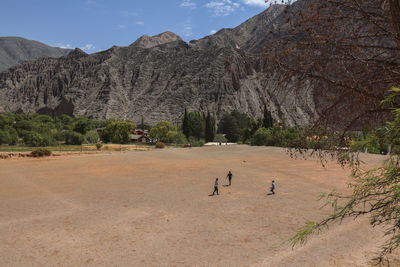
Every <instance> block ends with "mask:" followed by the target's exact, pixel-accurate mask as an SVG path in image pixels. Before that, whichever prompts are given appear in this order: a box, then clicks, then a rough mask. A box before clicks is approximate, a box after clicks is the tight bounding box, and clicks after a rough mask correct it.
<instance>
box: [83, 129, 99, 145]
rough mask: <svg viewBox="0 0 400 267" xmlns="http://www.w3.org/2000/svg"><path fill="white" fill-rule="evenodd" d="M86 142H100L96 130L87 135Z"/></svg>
mask: <svg viewBox="0 0 400 267" xmlns="http://www.w3.org/2000/svg"><path fill="white" fill-rule="evenodd" d="M85 140H86V142H87V143H88V144H96V143H97V142H98V141H99V134H98V133H97V131H96V130H92V131H89V132H87V133H86V135H85Z"/></svg>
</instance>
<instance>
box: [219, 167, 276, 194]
mask: <svg viewBox="0 0 400 267" xmlns="http://www.w3.org/2000/svg"><path fill="white" fill-rule="evenodd" d="M232 176H233V174H232V172H231V171H229V172H228V174H227V175H226V177H227V178H228V181H229V184H228V185H226V186H231V185H232ZM218 184H219V181H218V178H215V183H214V191H213V193H212V196H213V195H215V193H217V195H219V194H218ZM270 191H271V193H270V194H271V195H275V181H274V180H272V183H271V188H270Z"/></svg>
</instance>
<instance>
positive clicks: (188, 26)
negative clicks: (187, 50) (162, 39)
mask: <svg viewBox="0 0 400 267" xmlns="http://www.w3.org/2000/svg"><path fill="white" fill-rule="evenodd" d="M182 35H183V36H184V37H190V36H192V35H193V24H192V21H191V20H190V19H189V20H186V21H185V23H184V24H183V29H182Z"/></svg>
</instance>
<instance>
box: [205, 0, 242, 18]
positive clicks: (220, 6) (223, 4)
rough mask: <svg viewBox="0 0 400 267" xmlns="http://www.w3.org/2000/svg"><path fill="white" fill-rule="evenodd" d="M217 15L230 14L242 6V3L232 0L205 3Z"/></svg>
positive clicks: (216, 0) (215, 0)
mask: <svg viewBox="0 0 400 267" xmlns="http://www.w3.org/2000/svg"><path fill="white" fill-rule="evenodd" d="M205 7H206V8H208V9H210V10H211V11H212V12H213V13H214V15H215V16H228V15H230V14H232V13H233V12H235V10H236V9H238V8H239V7H240V4H239V3H237V2H234V1H232V0H214V1H211V2H208V3H207V4H206V5H205Z"/></svg>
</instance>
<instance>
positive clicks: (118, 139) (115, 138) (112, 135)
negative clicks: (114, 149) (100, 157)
mask: <svg viewBox="0 0 400 267" xmlns="http://www.w3.org/2000/svg"><path fill="white" fill-rule="evenodd" d="M133 129H135V125H134V124H133V123H132V122H131V121H130V120H125V121H115V120H111V121H110V122H109V123H108V124H107V126H106V127H105V128H104V129H103V134H102V139H103V141H104V142H105V143H109V142H113V143H117V144H125V143H128V142H129V141H130V136H131V133H132V130H133Z"/></svg>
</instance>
